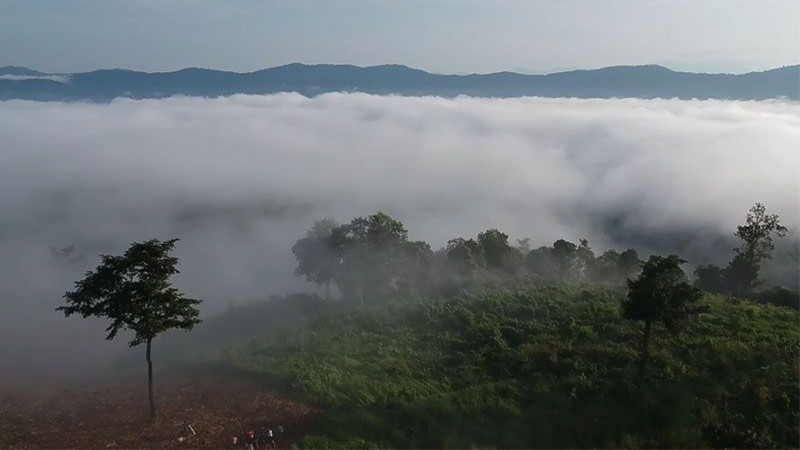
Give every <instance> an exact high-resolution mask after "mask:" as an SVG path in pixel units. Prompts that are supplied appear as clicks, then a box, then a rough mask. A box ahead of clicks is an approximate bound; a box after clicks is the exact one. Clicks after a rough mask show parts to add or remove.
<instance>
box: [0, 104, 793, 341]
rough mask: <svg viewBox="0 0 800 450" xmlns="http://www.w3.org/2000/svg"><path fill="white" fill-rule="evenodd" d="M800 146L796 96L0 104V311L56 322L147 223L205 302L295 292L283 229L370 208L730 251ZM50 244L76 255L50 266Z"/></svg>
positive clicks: (448, 234)
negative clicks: (78, 284) (94, 270)
mask: <svg viewBox="0 0 800 450" xmlns="http://www.w3.org/2000/svg"><path fill="white" fill-rule="evenodd" d="M799 149H800V105H798V104H797V103H788V102H779V101H775V102H727V101H713V100H711V101H681V100H640V99H621V100H586V99H546V98H523V99H502V100H500V99H475V98H456V99H443V98H432V97H425V98H409V97H385V96H384V97H382V96H371V95H362V94H326V95H322V96H319V97H315V98H311V99H309V98H305V97H302V96H300V95H296V94H280V95H271V96H233V97H227V98H217V99H203V98H171V99H161V100H126V99H119V100H115V101H113V102H111V103H110V104H85V103H68V104H65V103H38V102H28V101H6V102H0V157H2V159H1V161H2V163H0V210H2V211H3V213H2V217H0V264H2V267H3V270H2V271H1V272H2V273H0V289H1V290H2V292H3V293H4V296H5V298H3V305H2V306H0V316H3V315H4V313H5V317H6V318H9V317H10V318H11V320H13V321H14V322H16V323H21V321H23V320H25V319H26V318H29V317H30V318H33V319H35V321H34V323H40V324H51V323H55V322H54V321H53V320H51V318H55V319H54V320H56V321H59V322H64V321H65V319H61V318H58V316H57V315H56V313H54V312H52V308H53V307H54V306H55V305H57V304H58V302H59V296H60V295H61V294H62V293H63V291H65V290H66V289H68V288H70V287H71V281H72V280H74V279H76V278H77V277H79V276H80V275H81V272H82V271H83V270H86V269H88V268H91V267H94V265H96V263H97V261H98V259H97V257H96V255H97V253H117V252H121V251H123V250H124V249H125V248H126V246H127V244H129V243H130V242H131V241H133V240H143V239H149V238H160V239H167V238H172V237H179V238H181V239H182V241H181V242H180V243H179V244H178V249H177V253H178V256H179V257H181V258H182V271H183V273H182V274H181V275H180V278H179V280H178V284H179V285H180V286H181V287H182V288H184V289H185V290H186V291H187V293H188V294H189V295H192V296H196V297H201V298H204V299H207V300H208V301H207V305H206V307H207V308H208V310H218V309H219V308H220V307H222V306H224V305H226V304H227V303H228V302H229V301H239V300H242V299H247V298H255V297H261V298H263V297H265V296H266V295H267V294H268V293H280V292H286V291H290V290H295V289H308V288H311V286H310V285H307V284H305V283H304V282H303V281H302V280H299V279H296V278H293V277H292V270H293V259H292V256H291V252H290V250H289V247H290V246H291V244H292V243H293V242H294V240H296V239H297V238H299V237H301V236H302V235H304V233H305V230H306V229H307V228H308V226H309V225H310V224H311V223H312V222H313V221H314V220H315V219H317V218H321V217H333V218H335V219H337V220H339V221H340V222H344V221H348V220H349V219H350V218H352V217H354V216H358V215H366V214H370V213H373V212H375V211H378V210H382V211H385V212H387V213H389V214H391V215H393V216H395V217H396V218H398V219H400V220H401V221H403V222H404V223H405V224H406V226H407V227H408V228H409V230H410V232H411V236H412V237H413V238H415V239H424V240H427V241H429V242H430V243H431V244H432V245H433V246H434V247H438V246H440V245H442V244H444V243H445V241H446V240H447V239H448V238H452V237H456V236H473V235H475V234H477V233H478V232H479V231H482V230H484V229H487V228H494V227H496V228H499V229H501V230H503V231H506V232H507V233H509V234H510V235H511V236H512V237H513V238H523V237H530V238H531V240H532V243H533V244H535V245H544V244H550V243H552V242H553V241H554V240H555V239H558V238H562V237H563V238H567V239H570V240H577V239H578V238H581V237H586V238H588V239H589V240H590V242H591V243H592V244H593V246H594V247H595V249H598V250H604V249H606V248H608V247H623V248H624V247H625V246H628V245H635V246H637V248H640V249H641V251H642V253H647V252H649V251H658V252H667V251H675V252H680V253H681V254H683V255H686V256H687V257H688V258H689V259H692V260H693V262H695V263H701V262H704V261H703V259H708V260H715V261H719V260H724V259H726V258H728V257H729V254H728V253H726V252H727V251H728V250H729V249H730V242H728V241H725V240H724V237H726V236H730V233H731V232H732V231H733V230H734V229H735V226H736V225H737V224H738V223H741V221H742V220H743V218H744V214H745V212H746V211H747V209H748V208H749V207H750V206H751V205H752V204H753V203H755V202H757V201H760V202H764V203H766V204H767V207H768V209H769V210H770V211H771V212H775V213H778V214H779V215H780V216H781V217H782V218H783V220H784V222H785V223H786V224H787V225H788V226H790V228H793V229H796V228H797V227H798V223H799V222H800V218H799V217H798V204H799V203H800V194H799V192H798V191H799V190H800V184H799V183H800V181H799V180H800V150H799ZM795 236H796V235H795ZM721 237H722V238H723V239H720V238H721ZM792 239H794V238H792ZM50 244H56V245H62V246H63V245H67V244H75V245H76V247H77V249H78V251H80V252H83V253H85V254H86V255H87V256H88V258H87V260H86V262H85V264H84V265H83V266H81V267H77V266H76V267H70V268H68V269H63V268H57V267H54V266H52V265H51V264H49V263H48V260H49V258H50V255H49V253H48V249H47V247H48V245H50ZM23 305H24V306H25V307H22V306H23ZM41 317H45V318H41ZM2 320H3V319H0V322H2ZM6 320H8V319H6ZM68 321H69V322H71V323H72V324H74V325H75V323H76V322H80V321H79V320H78V319H69V320H68ZM75 327H76V328H75V329H77V327H78V325H75ZM0 328H3V324H2V323H0ZM14 329H16V330H17V331H18V330H19V329H20V327H17V328H15V327H6V332H7V333H14V332H15V331H13V330H14ZM2 334H3V333H2V332H0V339H2V338H4V337H7V336H2ZM98 336H99V337H98ZM101 337H102V334H101V333H100V332H99V331H98V333H97V335H96V336H95V335H92V336H90V337H89V336H87V337H86V339H87V341H88V340H89V339H90V338H91V339H99V338H101ZM0 342H2V341H0ZM4 345H5V344H0V353H2V350H3V346H4ZM32 345H33V344H32Z"/></svg>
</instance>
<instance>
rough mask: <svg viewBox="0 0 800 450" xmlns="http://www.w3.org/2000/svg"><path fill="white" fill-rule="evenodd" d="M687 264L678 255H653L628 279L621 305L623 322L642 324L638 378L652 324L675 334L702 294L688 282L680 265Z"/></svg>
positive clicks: (642, 370) (646, 354)
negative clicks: (661, 325) (638, 322)
mask: <svg viewBox="0 0 800 450" xmlns="http://www.w3.org/2000/svg"><path fill="white" fill-rule="evenodd" d="M685 262H686V261H685V260H683V259H681V258H680V257H678V256H677V255H669V256H667V257H663V256H658V255H654V256H651V257H650V259H649V260H648V261H647V262H646V263H644V265H643V266H642V272H641V274H640V275H639V277H638V278H636V279H635V280H628V298H627V299H626V300H625V301H624V302H623V303H622V313H623V316H624V317H625V318H626V319H631V320H641V321H643V322H644V335H643V336H642V344H641V352H642V353H641V360H640V364H639V375H640V376H641V375H642V374H644V371H645V368H646V366H647V361H648V359H649V358H650V334H651V332H652V328H653V324H654V323H656V322H657V321H661V322H663V323H664V325H665V326H666V327H667V329H668V330H670V331H676V330H677V329H678V327H679V326H680V325H681V323H682V322H684V321H685V320H686V319H687V318H688V317H689V315H690V314H692V313H695V312H698V311H699V309H698V308H697V307H696V306H694V305H695V303H697V301H698V300H700V299H701V298H702V297H703V292H702V291H701V290H700V289H697V288H695V287H693V286H691V285H690V284H689V283H687V282H686V281H687V277H686V273H685V272H684V271H683V269H681V267H680V265H681V264H683V263H685Z"/></svg>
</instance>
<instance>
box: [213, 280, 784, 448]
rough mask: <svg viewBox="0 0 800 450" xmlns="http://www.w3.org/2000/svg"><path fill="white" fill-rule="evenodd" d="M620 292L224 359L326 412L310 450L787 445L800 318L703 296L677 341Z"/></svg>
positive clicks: (491, 296) (500, 297)
mask: <svg viewBox="0 0 800 450" xmlns="http://www.w3.org/2000/svg"><path fill="white" fill-rule="evenodd" d="M623 298H624V295H623V293H622V292H621V291H618V290H610V289H604V288H585V287H580V286H576V285H562V286H555V285H550V286H528V287H521V288H518V289H514V290H509V291H490V292H484V293H476V294H473V295H463V296H457V297H454V298H449V299H430V298H418V299H415V300H407V301H395V302H389V303H386V304H382V305H379V306H374V307H368V308H355V309H352V308H346V307H341V308H340V309H339V310H338V311H335V312H326V313H322V314H320V315H318V316H316V318H314V319H312V320H311V321H310V322H308V323H307V324H305V325H303V326H298V327H296V328H295V329H293V330H291V331H289V332H284V331H281V332H276V333H270V332H269V331H265V332H263V333H261V336H262V337H261V338H259V339H258V340H254V341H252V342H251V343H250V344H248V345H246V346H244V347H240V348H238V349H236V350H231V351H229V352H227V353H225V354H224V356H223V359H224V361H228V362H230V363H233V364H235V365H237V366H239V367H241V368H243V369H245V370H247V371H253V372H257V373H261V374H264V375H265V376H266V377H268V379H271V380H273V381H275V380H281V381H284V382H288V383H291V384H292V385H293V386H295V387H296V388H299V389H300V390H301V391H302V393H303V395H304V397H305V398H306V399H308V400H311V401H313V402H316V403H318V404H319V405H320V406H322V408H323V409H324V411H325V413H324V415H323V419H322V421H321V423H319V424H318V428H317V430H316V434H315V435H314V436H310V437H307V438H306V441H305V445H306V446H308V447H315V448H319V447H327V446H332V447H351V448H352V447H373V446H376V447H400V448H430V447H437V448H439V447H455V448H468V447H473V446H478V447H505V448H512V447H515V448H523V447H649V448H653V447H709V446H712V447H742V448H751V447H768V448H769V447H796V446H797V444H798V438H799V435H798V420H800V415H798V411H799V410H800V405H798V398H799V397H800V390H798V387H799V386H800V384H799V382H800V379H799V378H798V367H799V366H798V364H800V348H798V345H797V343H798V339H800V328H799V327H798V320H799V319H800V316H799V315H798V313H797V312H796V311H794V310H792V309H789V308H784V307H778V306H772V305H757V304H754V303H751V302H749V301H743V300H736V299H729V298H726V297H720V296H713V297H708V298H706V299H705V300H704V302H703V304H704V305H705V306H706V307H707V309H706V310H705V311H704V312H702V313H700V314H699V315H698V316H697V317H695V318H694V320H692V321H690V322H688V323H687V324H686V326H685V327H684V328H683V329H681V330H680V331H675V332H669V331H667V330H666V329H665V328H663V327H656V328H655V330H654V334H653V342H652V352H651V361H650V365H649V366H648V370H647V372H646V373H645V374H644V375H643V376H639V375H638V373H637V365H638V362H639V357H640V356H639V342H640V339H641V333H642V325H641V323H638V322H632V321H629V320H626V319H625V318H623V316H622V314H621V308H620V304H621V302H622V300H623Z"/></svg>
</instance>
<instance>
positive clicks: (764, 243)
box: [695, 203, 788, 297]
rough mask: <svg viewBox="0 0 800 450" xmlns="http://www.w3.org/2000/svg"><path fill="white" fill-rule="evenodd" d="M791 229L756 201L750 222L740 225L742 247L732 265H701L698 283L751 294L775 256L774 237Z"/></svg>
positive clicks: (707, 287) (741, 294)
mask: <svg viewBox="0 0 800 450" xmlns="http://www.w3.org/2000/svg"><path fill="white" fill-rule="evenodd" d="M787 231H788V229H787V228H786V227H784V226H783V225H781V223H780V219H779V218H778V216H777V215H776V214H767V208H766V207H765V206H764V205H763V204H761V203H756V204H755V206H753V207H752V208H750V212H749V213H747V219H746V223H745V224H744V225H739V226H738V227H736V232H735V233H733V235H734V236H736V237H737V238H739V240H740V241H741V246H740V247H737V248H735V249H733V250H734V252H735V255H734V257H733V259H732V260H731V262H730V263H728V266H727V267H725V268H724V269H721V268H719V267H717V266H713V265H708V266H699V267H698V268H697V269H696V270H695V276H696V277H697V280H696V281H695V286H697V287H699V288H701V289H704V290H707V291H709V292H717V293H729V294H732V295H736V296H739V297H745V296H751V295H753V294H754V293H756V292H757V291H758V289H759V288H760V287H761V285H762V280H761V278H760V276H761V265H762V264H763V262H764V261H765V260H767V259H770V258H771V257H772V255H771V253H772V251H773V250H774V249H775V245H774V244H773V242H772V236H773V235H775V236H778V237H783V236H786V233H787Z"/></svg>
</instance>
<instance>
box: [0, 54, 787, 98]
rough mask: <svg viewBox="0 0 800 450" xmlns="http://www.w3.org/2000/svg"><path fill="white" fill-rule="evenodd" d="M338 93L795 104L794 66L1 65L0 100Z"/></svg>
mask: <svg viewBox="0 0 800 450" xmlns="http://www.w3.org/2000/svg"><path fill="white" fill-rule="evenodd" d="M52 75H65V78H64V79H65V80H66V81H59V80H56V79H51V78H47V77H48V76H52ZM3 76H6V78H2V77H3ZM36 77H42V78H36ZM339 91H347V92H365V93H370V94H397V95H409V96H412V95H414V96H416V95H436V96H446V97H451V96H456V95H469V96H476V97H521V96H542V97H581V98H589V97H599V98H609V97H636V98H673V97H677V98H699V99H709V98H714V99H738V100H763V99H770V98H788V99H792V100H799V99H800V65H794V66H787V67H781V68H778V69H772V70H767V71H763V72H751V73H746V74H737V75H734V74H707V73H691V72H677V71H673V70H671V69H668V68H666V67H663V66H658V65H645V66H613V67H605V68H602V69H592V70H571V71H567V72H558V73H551V74H545V75H528V74H520V73H515V72H495V73H488V74H469V75H445V74H434V73H430V72H426V71H423V70H419V69H414V68H411V67H407V66H402V65H393V64H389V65H380V66H370V67H359V66H353V65H347V64H342V65H339V64H315V65H306V64H300V63H293V64H287V65H284V66H278V67H272V68H268V69H262V70H257V71H254V72H246V73H240V72H227V71H222V70H212V69H202V68H194V67H192V68H186V69H181V70H178V71H174V72H139V71H134V70H126V69H101V70H95V71H91V72H81V73H73V74H48V73H43V72H39V71H36V70H32V69H28V68H25V67H18V66H5V67H0V100H9V99H28V100H43V101H74V100H88V101H109V100H111V99H113V98H116V97H130V98H163V97H171V96H176V95H184V96H204V97H217V96H225V95H232V94H271V93H277V92H299V93H301V94H303V95H306V96H314V95H319V94H323V93H326V92H339Z"/></svg>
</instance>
